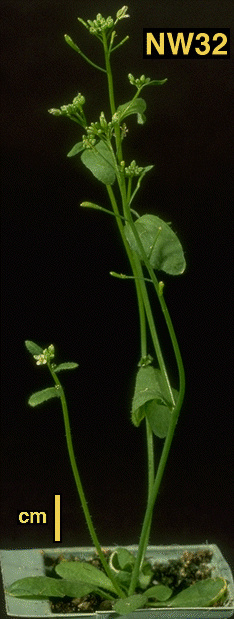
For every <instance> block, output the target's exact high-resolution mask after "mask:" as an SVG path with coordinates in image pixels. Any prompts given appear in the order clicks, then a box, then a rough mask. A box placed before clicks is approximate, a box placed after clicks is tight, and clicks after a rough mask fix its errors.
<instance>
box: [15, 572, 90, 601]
mask: <svg viewBox="0 0 234 619" xmlns="http://www.w3.org/2000/svg"><path fill="white" fill-rule="evenodd" d="M92 590H93V587H92V585H91V584H87V583H82V582H76V581H71V582H69V581H68V580H61V579H58V578H50V577H49V576H30V577H28V578H21V579H20V580H16V581H15V582H13V583H12V584H11V585H10V586H9V587H8V589H7V593H9V594H10V595H12V596H14V597H22V598H32V599H35V598H36V599H47V598H48V597H50V596H53V597H61V598H62V597H64V596H65V595H68V596H69V597H82V596H83V595H87V594H88V593H91V591H92Z"/></svg>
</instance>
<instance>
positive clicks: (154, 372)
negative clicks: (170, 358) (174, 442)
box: [131, 365, 178, 438]
mask: <svg viewBox="0 0 234 619" xmlns="http://www.w3.org/2000/svg"><path fill="white" fill-rule="evenodd" d="M173 395H174V398H175V400H176V398H177V395H178V394H177V391H176V390H173ZM145 416H146V417H147V419H148V421H149V424H150V427H151V429H152V431H153V432H154V434H155V435H156V436H158V437H159V438H165V436H166V435H167V431H168V428H169V424H170V419H171V405H170V404H169V402H168V394H167V391H166V389H165V385H164V381H163V378H162V374H161V372H160V370H158V369H156V368H154V367H152V366H151V365H148V366H143V367H141V368H140V369H139V370H138V372H137V377H136V385H135V391H134V396H133V402H132V412H131V418H132V422H133V424H134V425H135V426H136V427H138V426H139V425H140V423H141V421H142V419H144V417H145Z"/></svg>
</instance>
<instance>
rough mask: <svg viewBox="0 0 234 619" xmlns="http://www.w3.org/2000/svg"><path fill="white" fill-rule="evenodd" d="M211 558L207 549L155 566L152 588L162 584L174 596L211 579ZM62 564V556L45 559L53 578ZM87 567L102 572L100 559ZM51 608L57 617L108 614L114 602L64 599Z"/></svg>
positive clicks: (90, 597) (52, 602)
mask: <svg viewBox="0 0 234 619" xmlns="http://www.w3.org/2000/svg"><path fill="white" fill-rule="evenodd" d="M108 554H110V553H106V556H107V558H108ZM211 557H212V552H211V551H210V550H208V549H207V550H200V551H198V552H188V551H185V552H184V553H183V555H182V556H181V557H180V558H179V559H171V560H170V561H168V562H167V563H160V562H156V563H153V565H152V569H153V572H154V574H153V576H152V580H151V583H150V585H149V586H150V587H151V586H152V585H156V584H158V583H161V584H163V585H167V586H168V587H170V588H171V589H172V590H173V592H174V593H179V591H181V590H182V589H185V588H186V587H189V585H191V584H193V583H195V582H196V581H197V580H202V579H205V578H209V577H210V576H211V575H212V569H211V567H210V560H211ZM61 560H63V557H62V556H60V557H58V559H56V561H54V560H53V559H50V558H49V557H46V558H45V566H46V574H47V576H49V575H51V576H53V577H54V576H55V575H56V573H55V572H54V568H55V565H57V564H58V563H59V562H60V561H61ZM70 560H73V561H80V559H79V557H74V556H73V557H71V558H70ZM88 563H91V564H92V565H94V566H95V567H98V568H99V569H100V570H102V571H103V567H102V565H101V563H100V560H99V558H98V557H97V555H94V556H93V558H92V559H90V560H89V561H88ZM50 605H51V611H52V612H54V613H86V612H87V613H93V612H95V611H96V610H104V611H108V610H111V609H112V602H111V601H110V600H105V599H103V598H101V597H100V596H98V595H95V594H92V593H90V594H89V595H85V596H84V597H82V598H76V599H72V600H71V598H65V597H64V598H63V599H61V598H51V600H50Z"/></svg>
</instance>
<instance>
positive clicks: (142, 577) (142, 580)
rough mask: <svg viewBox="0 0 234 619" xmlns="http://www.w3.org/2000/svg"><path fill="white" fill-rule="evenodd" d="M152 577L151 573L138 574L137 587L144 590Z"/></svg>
mask: <svg viewBox="0 0 234 619" xmlns="http://www.w3.org/2000/svg"><path fill="white" fill-rule="evenodd" d="M152 576H153V572H152V571H151V572H150V573H149V574H144V572H143V571H142V572H140V573H139V578H138V582H139V587H140V588H141V589H146V587H148V586H149V584H150V582H151V579H152Z"/></svg>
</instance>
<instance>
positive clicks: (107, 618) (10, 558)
mask: <svg viewBox="0 0 234 619" xmlns="http://www.w3.org/2000/svg"><path fill="white" fill-rule="evenodd" d="M126 548H127V549H128V550H129V551H131V552H133V553H136V552H137V546H126ZM114 549H115V547H110V548H106V550H114ZM205 549H206V550H207V549H208V550H210V551H211V552H212V553H213V554H212V559H211V561H210V566H211V568H212V576H214V577H216V576H222V577H223V578H225V580H226V581H227V583H228V599H227V601H226V602H225V605H224V606H216V607H206V608H204V607H203V608H165V607H164V608H147V609H139V610H135V611H134V612H132V613H130V614H129V615H125V616H124V617H125V618H126V619H130V618H131V619H214V618H215V617H216V618H217V619H227V618H228V617H232V615H233V613H234V582H233V577H232V573H231V570H230V567H229V565H228V563H227V562H226V561H225V559H224V557H223V555H222V554H221V552H220V550H219V548H218V547H217V546H216V545H215V544H201V545H200V546H197V545H192V546H191V545H189V546H176V545H172V546H148V549H147V558H149V559H151V560H152V562H153V563H154V562H155V561H160V562H163V563H165V562H167V561H169V560H171V559H178V558H179V557H180V556H181V555H182V554H183V552H184V551H185V550H187V551H189V552H197V551H198V550H205ZM93 553H94V549H93V547H80V548H44V549H39V548H30V549H23V550H1V551H0V559H1V568H2V576H3V585H4V589H7V587H8V586H9V585H10V584H11V583H12V582H13V581H15V580H17V579H19V578H25V577H27V576H43V575H45V558H46V557H52V558H54V559H56V558H57V557H58V556H60V555H61V554H62V555H63V556H64V557H65V558H67V559H69V558H71V557H72V556H74V555H75V556H79V557H80V558H81V559H82V560H86V559H90V558H91V557H92V556H93ZM5 605H6V612H7V616H9V617H28V618H30V619H33V618H34V617H51V618H53V619H55V618H56V617H60V619H62V617H79V619H88V618H89V619H91V618H92V619H94V618H95V619H115V617H118V616H119V615H117V613H116V612H115V611H112V610H110V611H96V612H95V613H82V612H79V613H62V614H61V613H59V614H57V613H54V612H51V608H50V603H49V601H47V600H40V601H38V600H36V601H35V600H25V599H19V598H15V597H12V596H10V595H7V593H6V594H5Z"/></svg>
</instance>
